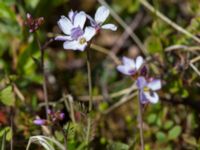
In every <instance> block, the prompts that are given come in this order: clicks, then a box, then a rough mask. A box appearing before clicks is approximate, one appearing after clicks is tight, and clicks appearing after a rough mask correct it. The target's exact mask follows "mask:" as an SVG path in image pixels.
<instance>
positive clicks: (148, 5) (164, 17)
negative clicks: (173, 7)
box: [140, 0, 200, 43]
mask: <svg viewBox="0 0 200 150" xmlns="http://www.w3.org/2000/svg"><path fill="white" fill-rule="evenodd" d="M140 3H141V4H142V5H143V6H144V7H146V8H147V9H148V10H149V11H151V12H152V13H155V15H156V16H158V17H159V18H160V19H162V20H163V21H164V22H166V23H167V24H169V25H170V26H172V27H173V28H174V29H176V30H177V31H179V32H181V33H183V34H185V35H186V36H188V37H190V38H192V39H193V40H195V41H196V42H198V43H200V39H199V38H198V37H197V36H195V35H193V34H192V33H190V32H188V31H187V30H185V29H184V28H182V27H181V26H179V25H177V24H176V23H175V22H173V21H171V20H170V19H169V18H167V17H166V16H165V15H163V14H162V13H161V12H159V11H158V10H156V9H155V8H154V7H153V6H152V5H150V4H149V3H148V2H147V1H146V0H140Z"/></svg>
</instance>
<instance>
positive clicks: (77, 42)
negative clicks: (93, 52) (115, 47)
mask: <svg viewBox="0 0 200 150" xmlns="http://www.w3.org/2000/svg"><path fill="white" fill-rule="evenodd" d="M85 22H86V14H85V13H84V12H83V11H81V12H79V13H78V12H73V11H70V12H69V14H68V18H67V17H65V16H61V19H60V20H59V21H58V26H59V28H60V29H61V30H62V32H63V33H64V34H65V35H64V36H63V35H61V36H57V37H56V38H55V40H59V41H64V44H63V47H64V49H72V50H80V51H84V50H85V48H86V46H87V45H88V42H89V41H90V40H91V39H92V37H93V36H94V35H95V29H93V28H92V27H86V28H85V29H84V25H85Z"/></svg>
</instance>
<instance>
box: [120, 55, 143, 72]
mask: <svg viewBox="0 0 200 150" xmlns="http://www.w3.org/2000/svg"><path fill="white" fill-rule="evenodd" d="M143 64H144V59H143V58H142V57H141V56H138V57H137V58H136V60H133V59H130V58H128V57H125V56H124V57H123V58H122V65H118V66H117V70H118V71H119V72H121V73H123V74H125V75H134V74H136V73H137V72H138V71H139V70H140V69H141V67H142V65H143Z"/></svg>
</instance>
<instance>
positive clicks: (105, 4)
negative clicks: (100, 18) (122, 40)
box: [98, 0, 147, 55]
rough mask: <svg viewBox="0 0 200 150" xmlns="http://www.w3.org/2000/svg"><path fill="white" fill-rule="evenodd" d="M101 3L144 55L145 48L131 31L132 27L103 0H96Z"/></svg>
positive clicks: (145, 52)
mask: <svg viewBox="0 0 200 150" xmlns="http://www.w3.org/2000/svg"><path fill="white" fill-rule="evenodd" d="M98 2H99V3H100V4H101V5H104V6H106V7H107V8H108V9H109V10H110V13H111V15H112V16H113V18H114V19H115V20H116V21H117V22H118V23H119V24H120V25H121V26H122V27H123V28H124V30H126V32H127V33H128V34H129V35H130V37H131V38H132V39H133V40H134V41H135V43H136V44H137V45H138V47H139V48H140V49H141V51H142V53H143V54H144V55H146V54H147V50H146V48H145V46H144V45H143V43H142V42H141V40H140V39H139V38H138V36H137V35H136V34H135V33H134V32H133V31H132V29H131V28H130V27H129V26H128V25H127V24H126V23H125V22H124V21H123V20H122V19H121V17H120V16H119V15H118V14H117V13H116V12H115V11H114V10H113V9H112V8H111V7H110V6H109V5H108V4H107V2H106V1H105V0H98Z"/></svg>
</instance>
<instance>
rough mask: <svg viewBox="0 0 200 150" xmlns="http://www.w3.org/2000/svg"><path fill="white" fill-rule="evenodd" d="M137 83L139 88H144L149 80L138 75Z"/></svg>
mask: <svg viewBox="0 0 200 150" xmlns="http://www.w3.org/2000/svg"><path fill="white" fill-rule="evenodd" d="M136 84H137V87H138V88H139V89H143V88H144V87H145V86H146V85H147V81H146V79H145V78H144V77H138V78H137V81H136Z"/></svg>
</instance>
